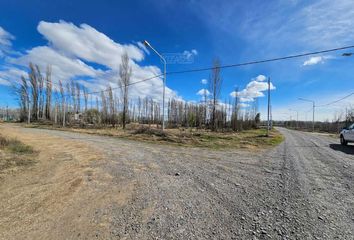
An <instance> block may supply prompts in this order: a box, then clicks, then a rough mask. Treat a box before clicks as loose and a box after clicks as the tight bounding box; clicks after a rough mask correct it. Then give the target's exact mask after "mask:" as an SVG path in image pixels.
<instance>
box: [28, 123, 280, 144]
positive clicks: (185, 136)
mask: <svg viewBox="0 0 354 240" xmlns="http://www.w3.org/2000/svg"><path fill="white" fill-rule="evenodd" d="M25 126H26V127H29V128H44V129H54V130H61V131H71V132H77V133H86V134H96V135H101V136H111V137H119V138H125V139H130V140H136V141H143V142H151V143H158V144H169V145H178V146H185V147H202V148H212V149H222V148H246V149H248V148H251V149H252V148H267V147H272V146H276V145H278V144H280V143H281V142H282V141H283V136H282V135H281V134H280V133H279V132H278V131H277V130H276V129H273V130H271V131H270V132H269V136H268V137H267V135H266V129H252V130H244V131H241V132H212V131H207V130H201V129H195V128H194V129H192V128H190V129H184V128H180V129H166V130H165V131H161V129H157V128H154V127H151V126H150V127H149V126H137V125H130V126H128V127H127V129H126V130H123V129H121V128H78V127H66V128H62V127H53V126H52V125H43V124H31V125H25Z"/></svg>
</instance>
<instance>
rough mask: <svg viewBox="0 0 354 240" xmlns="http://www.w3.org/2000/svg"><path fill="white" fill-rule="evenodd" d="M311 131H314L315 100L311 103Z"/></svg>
mask: <svg viewBox="0 0 354 240" xmlns="http://www.w3.org/2000/svg"><path fill="white" fill-rule="evenodd" d="M312 109H313V110H312V132H315V102H313V103H312Z"/></svg>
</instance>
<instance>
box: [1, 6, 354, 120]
mask: <svg viewBox="0 0 354 240" xmlns="http://www.w3.org/2000/svg"><path fill="white" fill-rule="evenodd" d="M0 27H1V28H0V94H1V100H0V106H4V105H6V104H8V105H9V106H16V100H15V99H14V96H13V95H12V93H11V87H10V85H11V84H13V83H16V81H18V80H19V77H20V75H22V74H26V71H27V69H26V66H27V65H28V62H33V63H35V64H38V65H39V66H41V67H42V69H43V70H44V69H45V67H46V65H47V64H50V65H52V67H53V80H54V81H56V82H57V81H58V80H59V79H60V80H62V81H68V80H70V79H71V78H73V79H75V80H76V81H78V82H80V83H81V84H82V85H84V86H86V87H87V88H89V89H90V90H97V89H104V88H105V87H107V86H108V85H111V86H115V84H116V83H117V78H118V77H117V70H118V66H119V63H120V57H121V55H122V54H123V53H124V52H127V53H128V55H129V56H130V57H131V59H132V64H133V70H134V77H133V80H134V81H135V80H141V79H143V78H146V77H150V76H153V75H155V74H159V73H160V72H161V69H162V66H161V62H160V61H159V59H158V57H157V56H156V55H154V53H153V52H150V51H146V50H145V49H143V48H142V47H141V46H140V44H138V42H139V41H141V40H144V39H147V40H148V41H149V42H150V43H151V44H152V45H153V46H154V47H155V48H156V49H158V50H159V51H160V52H161V53H165V54H169V55H171V54H175V55H172V56H178V57H182V58H183V59H184V60H185V62H181V61H179V62H178V63H170V64H168V66H167V70H168V71H179V70H185V69H193V68H199V67H207V66H210V65H211V64H212V61H213V59H214V58H219V59H220V61H221V64H232V63H240V62H247V61H252V60H258V59H267V58H273V57H279V56H286V55H291V54H297V53H303V52H309V51H310V52H311V51H317V50H322V49H327V48H336V47H341V46H346V45H354V2H353V1H351V0H336V1H331V0H319V1H301V0H288V1H287V0H278V1H276V0H274V1H259V0H258V1H247V2H246V1H196V0H193V1H191V0H189V1H186V0H179V1H169V0H167V1H152V0H145V1H113V0H112V1H104V0H101V1H87V0H86V1H64V0H63V1H40V0H33V1H25V0H23V1H16V0H13V1H4V0H0ZM352 51H353V52H354V49H353V50H352ZM347 52H348V51H347ZM342 53H343V52H335V53H328V54H324V55H317V56H312V57H307V58H299V59H294V60H287V61H282V62H272V63H266V64H259V65H252V66H247V67H240V68H232V69H225V70H223V71H222V78H223V88H222V94H221V100H222V101H224V100H227V101H228V100H229V98H232V92H233V91H234V89H235V87H236V86H237V87H238V88H239V91H240V94H241V96H242V97H243V105H244V106H245V107H246V106H247V105H249V104H251V103H252V102H251V101H255V100H256V98H258V102H259V107H260V111H261V113H262V114H261V115H262V118H263V119H264V118H265V110H266V108H265V104H266V97H264V96H263V95H264V94H263V93H264V90H265V88H264V87H265V82H264V79H265V78H263V77H262V75H263V76H266V77H268V76H269V77H271V81H272V84H273V86H274V89H273V90H272V110H273V118H274V119H289V117H290V115H292V117H293V118H294V113H293V112H290V111H289V108H291V109H295V110H298V111H299V117H300V119H303V120H305V119H308V120H310V114H308V113H307V114H306V111H307V110H309V109H310V107H311V105H310V104H309V103H306V102H300V101H298V100H297V98H298V97H304V98H309V99H314V100H315V101H316V103H318V105H320V104H324V103H327V102H331V101H333V100H336V99H338V98H341V97H342V96H345V95H346V94H349V93H351V92H353V91H354V80H353V78H354V68H353V67H354V56H353V57H342V56H341V54H342ZM209 74H210V72H208V71H207V72H198V73H188V74H180V75H169V76H168V78H167V86H168V91H167V96H168V97H175V98H180V99H183V100H186V101H199V100H200V99H201V96H200V95H198V94H197V93H198V92H199V91H200V90H201V89H203V88H207V84H203V83H202V79H208V77H209ZM161 87H162V80H161V79H159V78H157V79H154V80H152V81H150V82H146V83H143V84H137V85H135V86H134V87H133V89H132V91H131V93H132V95H133V96H135V97H136V96H152V97H154V98H155V99H157V100H159V99H160V97H161ZM230 94H231V95H230ZM351 103H352V104H354V97H352V98H348V99H346V100H345V101H342V102H340V103H338V104H335V105H331V106H328V107H325V108H318V109H317V114H316V118H317V119H318V120H326V119H329V120H332V119H333V118H334V115H339V114H340V113H341V112H342V111H343V110H344V108H345V107H349V106H350V104H351ZM307 115H309V116H307Z"/></svg>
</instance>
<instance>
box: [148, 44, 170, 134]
mask: <svg viewBox="0 0 354 240" xmlns="http://www.w3.org/2000/svg"><path fill="white" fill-rule="evenodd" d="M143 43H144V45H145V46H147V47H149V48H151V50H152V51H154V52H155V53H156V54H157V55H158V56H159V57H160V59H161V60H162V62H163V64H164V67H163V90H162V131H164V130H165V89H166V59H165V58H164V57H163V56H162V55H161V54H160V53H159V52H158V51H156V49H155V48H153V47H152V46H151V44H150V43H149V42H148V41H146V40H144V42H143Z"/></svg>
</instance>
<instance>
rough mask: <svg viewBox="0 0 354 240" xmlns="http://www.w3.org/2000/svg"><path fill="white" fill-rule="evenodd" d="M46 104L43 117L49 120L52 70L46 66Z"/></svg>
mask: <svg viewBox="0 0 354 240" xmlns="http://www.w3.org/2000/svg"><path fill="white" fill-rule="evenodd" d="M45 95H46V103H45V117H46V118H47V119H49V120H50V117H51V116H50V111H51V104H52V68H51V67H50V66H47V72H46V94H45Z"/></svg>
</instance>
